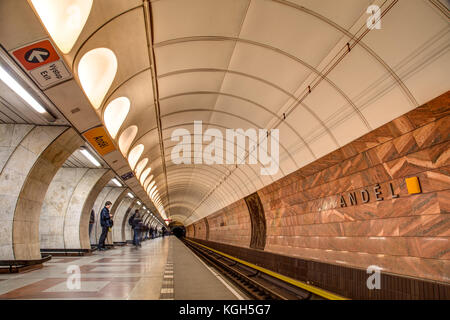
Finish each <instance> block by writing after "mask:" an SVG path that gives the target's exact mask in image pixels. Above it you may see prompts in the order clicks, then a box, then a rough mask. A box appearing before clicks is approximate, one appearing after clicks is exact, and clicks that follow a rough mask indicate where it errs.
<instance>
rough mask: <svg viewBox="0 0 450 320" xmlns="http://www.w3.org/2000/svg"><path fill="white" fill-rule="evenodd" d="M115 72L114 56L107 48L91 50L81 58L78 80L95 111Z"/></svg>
mask: <svg viewBox="0 0 450 320" xmlns="http://www.w3.org/2000/svg"><path fill="white" fill-rule="evenodd" d="M116 72H117V59H116V55H115V54H114V52H112V51H111V50H110V49H108V48H97V49H93V50H91V51H89V52H87V53H85V54H84V56H83V57H81V60H80V63H79V64H78V78H79V79H80V83H81V87H83V90H84V92H85V93H86V95H87V97H88V98H89V101H90V102H91V103H92V105H93V106H94V108H95V109H98V108H99V107H100V106H101V104H102V101H103V98H104V97H105V95H106V93H107V92H108V90H109V87H110V86H111V83H112V82H113V80H114V77H115V76H116Z"/></svg>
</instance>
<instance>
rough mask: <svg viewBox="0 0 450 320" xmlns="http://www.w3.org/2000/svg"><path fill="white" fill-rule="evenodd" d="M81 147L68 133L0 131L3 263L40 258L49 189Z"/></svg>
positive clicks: (41, 129) (42, 129) (49, 128)
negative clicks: (43, 210) (42, 218)
mask: <svg viewBox="0 0 450 320" xmlns="http://www.w3.org/2000/svg"><path fill="white" fill-rule="evenodd" d="M81 143H82V139H81V138H80V137H79V136H78V134H77V133H76V132H75V131H74V130H73V129H69V128H67V127H59V126H30V125H19V124H17V125H8V124H2V125H0V225H1V228H0V229H1V230H0V260H13V259H16V260H35V259H40V258H41V253H40V243H39V216H40V213H41V208H42V203H43V200H44V197H45V194H46V192H47V188H48V187H49V185H50V182H51V180H52V179H53V177H54V175H55V174H56V172H57V170H58V169H59V168H60V167H61V165H62V164H63V163H64V161H65V160H66V159H67V157H69V156H70V154H72V153H73V151H74V150H75V149H76V148H78V147H79V146H80V145H81Z"/></svg>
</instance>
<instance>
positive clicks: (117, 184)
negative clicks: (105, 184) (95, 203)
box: [111, 178, 122, 187]
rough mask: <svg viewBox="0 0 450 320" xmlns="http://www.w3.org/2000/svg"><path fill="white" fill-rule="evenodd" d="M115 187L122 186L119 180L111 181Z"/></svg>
mask: <svg viewBox="0 0 450 320" xmlns="http://www.w3.org/2000/svg"><path fill="white" fill-rule="evenodd" d="M111 181H112V182H113V183H114V184H115V185H116V186H118V187H121V186H122V184H121V183H120V182H119V180H117V179H116V178H114V179H112V180H111Z"/></svg>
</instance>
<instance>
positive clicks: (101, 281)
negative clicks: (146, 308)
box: [0, 236, 243, 300]
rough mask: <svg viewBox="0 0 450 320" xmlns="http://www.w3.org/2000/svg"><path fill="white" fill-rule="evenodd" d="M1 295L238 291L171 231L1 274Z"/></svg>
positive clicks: (201, 296) (232, 294)
mask: <svg viewBox="0 0 450 320" xmlns="http://www.w3.org/2000/svg"><path fill="white" fill-rule="evenodd" d="M74 272H75V273H74ZM76 272H79V273H78V275H79V281H77V273H76ZM0 299H70V300H73V299H95V300H98V299H108V300H110V299H114V300H127V299H130V300H157V299H163V300H172V299H176V300H219V299H220V300H222V299H226V300H235V299H243V295H242V294H239V292H238V291H237V290H235V289H234V288H233V287H232V285H230V284H229V283H228V282H227V281H226V280H225V279H223V278H222V277H221V276H219V275H217V273H215V272H214V271H213V270H211V269H210V268H209V267H207V266H206V265H205V264H204V263H203V262H201V261H200V260H199V259H198V258H197V257H196V256H195V255H194V254H193V253H192V252H191V251H190V250H189V249H188V248H187V247H186V246H185V245H184V244H183V243H182V242H181V241H180V240H178V239H177V238H175V237H173V236H171V237H165V238H157V239H153V240H148V241H145V242H143V243H142V247H141V248H135V247H134V246H131V245H128V246H125V247H117V248H114V249H111V250H107V251H101V252H98V251H95V252H94V253H93V254H92V255H91V256H86V257H53V258H52V259H51V260H50V261H49V262H47V263H45V264H44V267H43V268H42V269H39V270H35V271H30V272H26V273H19V274H0Z"/></svg>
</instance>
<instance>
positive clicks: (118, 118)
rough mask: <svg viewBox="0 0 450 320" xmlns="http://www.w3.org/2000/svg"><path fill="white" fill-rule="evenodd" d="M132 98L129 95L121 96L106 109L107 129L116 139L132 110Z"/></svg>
mask: <svg viewBox="0 0 450 320" xmlns="http://www.w3.org/2000/svg"><path fill="white" fill-rule="evenodd" d="M130 104H131V103H130V100H129V99H128V98H127V97H119V98H117V99H114V100H113V101H111V102H110V103H109V104H108V106H107V107H106V109H105V114H104V119H105V125H106V129H107V130H108V132H109V134H110V135H111V137H112V138H113V139H114V138H115V137H116V135H117V132H118V131H119V129H120V127H121V126H122V124H123V122H124V121H125V118H126V117H127V115H128V112H130Z"/></svg>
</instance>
